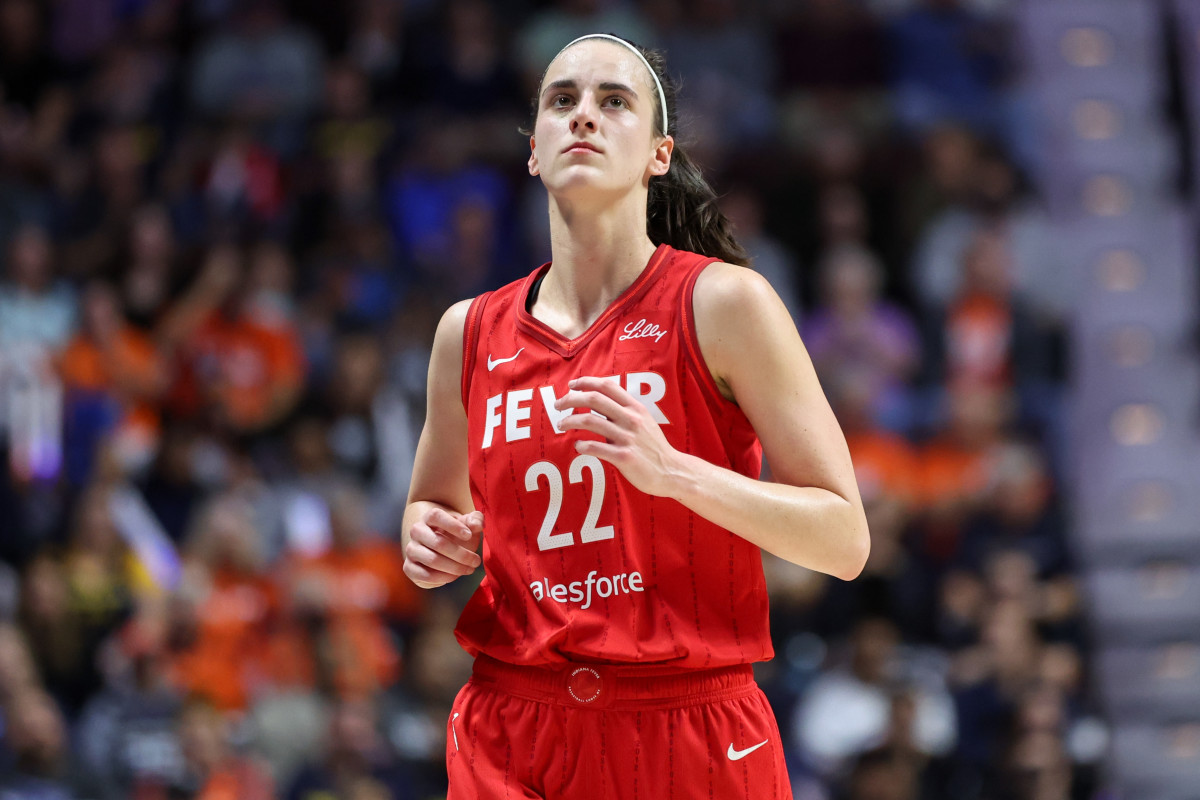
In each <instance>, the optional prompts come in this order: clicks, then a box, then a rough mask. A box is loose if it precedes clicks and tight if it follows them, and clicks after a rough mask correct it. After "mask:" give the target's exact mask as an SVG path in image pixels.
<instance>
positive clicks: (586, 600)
mask: <svg viewBox="0 0 1200 800" xmlns="http://www.w3.org/2000/svg"><path fill="white" fill-rule="evenodd" d="M529 589H530V591H531V592H533V597H534V599H535V600H543V599H548V600H553V601H554V602H556V603H563V604H567V603H576V604H581V605H580V606H579V608H580V610H581V611H584V610H587V609H589V608H591V606H592V600H593V598H596V597H600V598H608V597H618V596H620V595H623V594H632V593H633V592H644V591H645V588H644V587H643V585H642V573H640V572H621V573H618V574H616V575H600V574H599V573H597V571H596V570H592V571H591V572H589V573H588V576H587V578H586V579H585V580H582V581H571V582H570V583H556V584H553V585H552V584H551V583H550V579H549V578H545V577H543V578H542V579H541V580H539V581H535V582H533V583H531V584H529Z"/></svg>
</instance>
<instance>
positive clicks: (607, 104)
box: [529, 39, 671, 202]
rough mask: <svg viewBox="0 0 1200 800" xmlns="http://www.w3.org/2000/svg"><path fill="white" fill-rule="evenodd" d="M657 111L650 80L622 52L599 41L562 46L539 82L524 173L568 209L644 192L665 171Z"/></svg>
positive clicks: (665, 152) (626, 52)
mask: <svg viewBox="0 0 1200 800" xmlns="http://www.w3.org/2000/svg"><path fill="white" fill-rule="evenodd" d="M659 107H660V102H659V96H658V89H657V88H656V86H655V84H654V79H653V77H652V76H651V75H650V74H649V73H648V72H647V70H646V67H645V65H643V64H642V62H641V60H640V59H639V58H638V57H637V56H636V55H634V54H633V53H632V52H631V51H630V50H629V49H628V48H626V47H624V46H622V45H620V44H617V43H615V42H611V41H605V40H603V39H589V40H585V41H582V42H579V43H578V44H575V45H572V46H571V47H568V48H567V49H566V50H564V51H563V52H562V53H560V54H559V55H558V56H557V57H556V58H555V59H554V61H552V62H551V63H550V67H549V68H548V69H547V70H546V75H545V78H544V79H543V81H542V86H541V92H540V94H539V96H538V114H537V120H536V123H535V125H534V135H533V137H532V138H531V140H530V145H531V148H532V154H531V155H530V158H529V174H531V175H538V176H541V178H542V182H543V183H545V184H546V188H547V189H548V190H549V191H550V193H551V195H556V196H562V197H564V198H568V197H569V198H570V199H571V201H572V202H578V201H585V200H586V199H588V198H594V197H596V195H597V192H601V193H604V194H608V195H610V196H611V195H621V194H625V193H627V192H629V191H630V189H631V188H632V187H641V188H642V189H643V190H644V189H645V187H647V186H648V185H649V179H650V176H651V175H662V174H665V173H666V171H667V168H668V166H669V165H670V146H671V145H670V144H669V142H670V141H671V140H669V139H668V140H667V141H668V145H667V147H666V148H665V149H663V148H659V147H658V145H659V144H660V143H661V142H662V141H663V140H661V139H660V138H659V137H658V136H657V135H656V129H657V125H656V122H655V120H656V116H657V115H659V114H660V113H661V112H659V110H658V109H659ZM585 191H586V194H582V192H585Z"/></svg>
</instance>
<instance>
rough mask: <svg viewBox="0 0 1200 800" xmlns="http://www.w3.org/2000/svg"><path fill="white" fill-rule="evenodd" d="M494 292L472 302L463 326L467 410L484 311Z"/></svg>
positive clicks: (464, 389) (464, 405) (463, 401)
mask: <svg viewBox="0 0 1200 800" xmlns="http://www.w3.org/2000/svg"><path fill="white" fill-rule="evenodd" d="M491 296H492V292H485V293H483V294H481V295H479V296H478V297H476V298H475V299H474V300H472V301H471V307H470V308H468V309H467V319H466V322H465V323H464V324H463V358H462V390H461V391H462V404H463V410H464V411H466V410H467V399H468V398H469V397H470V396H471V376H472V375H474V374H475V356H476V354H477V353H478V352H479V331H480V328H481V326H482V322H483V309H484V306H486V305H487V301H488V300H489V299H490V298H491Z"/></svg>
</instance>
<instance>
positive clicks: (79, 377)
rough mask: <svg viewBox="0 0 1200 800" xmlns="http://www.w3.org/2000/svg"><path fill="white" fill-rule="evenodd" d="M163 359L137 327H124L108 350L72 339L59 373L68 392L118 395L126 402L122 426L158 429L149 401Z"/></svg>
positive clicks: (81, 338)
mask: <svg viewBox="0 0 1200 800" xmlns="http://www.w3.org/2000/svg"><path fill="white" fill-rule="evenodd" d="M163 369H164V365H163V359H162V356H161V355H160V354H159V352H158V350H157V349H156V348H155V346H154V343H153V342H152V341H151V340H150V339H149V337H147V336H145V335H144V334H142V333H141V332H139V331H138V330H137V329H136V328H134V327H132V326H128V325H127V326H125V327H124V328H122V329H121V330H120V331H119V332H118V333H117V335H116V338H115V340H114V341H113V345H112V347H111V348H109V349H107V350H105V349H102V348H101V347H100V346H99V345H98V344H96V342H94V341H93V340H92V339H91V338H89V337H87V336H84V335H82V334H79V335H77V336H75V338H74V339H72V340H71V341H70V342H69V343H68V344H67V346H66V348H65V349H64V350H63V352H62V355H61V356H60V357H59V370H60V372H61V373H62V377H63V382H64V383H65V384H66V386H67V388H68V389H79V390H83V391H87V392H108V393H114V390H115V391H119V392H121V393H122V394H123V395H124V397H123V398H122V399H123V400H125V402H126V407H125V409H124V411H125V415H124V417H123V419H122V420H121V423H120V424H121V426H122V427H138V428H142V429H145V430H148V431H157V429H158V410H157V408H156V407H155V404H154V403H153V402H152V398H153V396H154V395H155V394H157V390H158V382H159V380H160V377H161V376H162V374H163Z"/></svg>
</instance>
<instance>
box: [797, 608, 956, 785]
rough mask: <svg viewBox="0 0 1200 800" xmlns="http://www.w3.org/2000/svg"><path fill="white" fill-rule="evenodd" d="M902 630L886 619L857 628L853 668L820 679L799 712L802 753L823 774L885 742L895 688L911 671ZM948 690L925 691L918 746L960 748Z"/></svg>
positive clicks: (849, 665)
mask: <svg viewBox="0 0 1200 800" xmlns="http://www.w3.org/2000/svg"><path fill="white" fill-rule="evenodd" d="M898 644H899V642H898V640H897V634H896V629H895V627H894V626H892V625H891V624H890V623H887V622H885V621H883V620H880V619H868V620H863V621H862V622H860V623H859V624H858V625H856V626H855V628H854V632H853V634H852V637H851V641H850V653H849V656H848V659H847V663H846V664H844V665H842V666H840V667H839V668H837V669H834V670H830V671H828V672H826V673H824V674H823V675H821V676H820V677H818V678H817V679H816V680H815V681H814V682H813V684H812V686H810V687H809V690H808V693H807V695H806V696H805V697H804V699H803V700H802V701H801V703H800V705H799V707H798V708H797V711H796V716H795V719H794V720H793V725H794V726H795V727H796V733H797V739H798V741H799V744H800V747H801V753H802V755H803V757H804V759H805V760H806V762H807V763H809V764H810V765H811V766H812V767H813V768H815V769H816V770H817V771H818V772H819V773H820V774H823V775H826V776H829V775H833V774H836V773H837V772H838V771H840V770H843V769H845V768H846V767H847V766H848V764H849V763H850V762H851V760H852V759H853V758H855V757H856V756H858V755H859V754H861V753H864V752H866V751H867V750H869V749H871V748H872V747H875V746H877V745H879V744H881V743H882V742H884V741H885V739H886V736H887V731H888V724H889V718H890V715H891V699H890V698H891V691H890V688H889V687H890V685H891V684H893V683H894V682H896V681H899V680H902V679H903V676H904V671H905V669H906V668H907V667H908V666H909V665H905V664H904V663H903V659H902V656H901V654H900V652H899V650H898ZM949 700H950V698H949V696H948V695H947V694H946V691H945V688H944V687H942V686H939V685H938V684H937V683H936V682H931V683H930V684H929V685H927V686H922V687H921V691H920V694H919V699H918V700H917V712H916V716H915V719H914V721H913V725H914V737H915V741H916V742H917V746H918V747H919V748H920V749H921V750H922V751H923V752H925V753H939V752H946V751H947V750H948V749H949V748H950V747H951V746H952V745H953V742H954V730H955V722H954V714H953V710H952V708H951V707H950V702H949Z"/></svg>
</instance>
